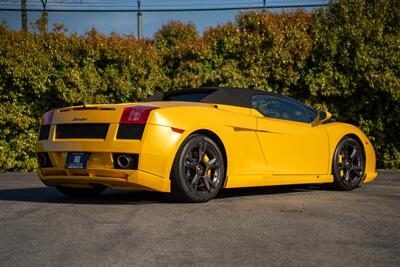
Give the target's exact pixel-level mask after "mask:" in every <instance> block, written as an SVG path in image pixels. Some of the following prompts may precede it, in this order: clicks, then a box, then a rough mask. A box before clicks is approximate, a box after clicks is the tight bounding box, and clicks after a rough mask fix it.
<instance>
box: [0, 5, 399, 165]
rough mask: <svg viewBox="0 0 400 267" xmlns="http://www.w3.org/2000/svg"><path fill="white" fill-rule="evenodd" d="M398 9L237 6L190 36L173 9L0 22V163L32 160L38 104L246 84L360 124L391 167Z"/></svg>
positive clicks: (130, 98) (395, 146)
mask: <svg viewBox="0 0 400 267" xmlns="http://www.w3.org/2000/svg"><path fill="white" fill-rule="evenodd" d="M399 17H400V2H399V1H395V0H391V1H390V0H379V1H366V0H365V1H362V0H356V1H354V0H352V1H350V0H345V1H339V3H335V4H331V5H330V6H329V7H328V8H325V9H319V10H316V11H314V12H313V13H306V12H304V11H301V10H299V11H294V12H288V13H281V14H276V13H272V12H260V11H250V12H242V13H239V14H238V15H237V17H236V21H235V22H230V23H226V24H222V25H218V26H216V27H212V28H209V29H207V30H206V31H205V32H204V33H203V35H202V36H200V35H199V34H198V32H197V31H196V29H195V27H194V25H193V24H186V23H181V22H176V21H173V22H169V23H167V24H165V25H163V26H162V27H161V28H160V30H159V31H158V32H157V33H156V34H155V35H154V39H149V40H142V41H138V40H136V39H135V38H133V37H132V36H123V35H118V34H112V35H110V36H105V35H102V34H99V33H98V32H96V30H94V29H93V30H91V31H89V32H87V33H86V34H85V35H83V36H78V35H76V34H69V35H66V34H65V33H64V28H63V27H62V26H60V25H56V27H55V28H54V30H53V31H52V32H48V33H46V32H43V33H25V32H14V31H11V30H10V29H9V28H8V27H7V26H4V25H3V26H0V72H1V76H0V126H1V127H0V170H3V171H11V170H32V169H33V168H35V166H36V159H35V153H34V150H35V142H36V134H37V130H38V119H39V116H40V115H41V114H42V113H43V112H45V111H47V110H50V109H54V108H60V107H65V106H70V105H76V104H82V103H118V102H134V101H138V100H140V99H141V98H144V97H146V96H148V95H151V94H154V93H156V92H160V91H166V90H172V89H178V88H182V87H193V86H195V87H198V86H235V87H251V88H258V89H262V90H267V91H273V92H278V93H282V94H286V95H291V96H293V97H295V98H297V99H299V100H301V101H304V102H306V103H308V104H311V105H314V106H315V107H316V108H327V109H328V110H330V111H331V112H332V113H334V114H335V117H336V118H337V119H338V120H339V121H345V122H350V123H353V124H355V125H357V126H359V127H360V128H361V129H362V130H363V131H364V132H365V133H366V134H367V135H368V137H369V138H370V139H371V141H372V142H373V144H374V146H375V148H376V151H377V156H378V166H379V167H380V168H400V138H399V132H400V117H399V110H400V67H399V66H400V21H399ZM39 28H40V27H39Z"/></svg>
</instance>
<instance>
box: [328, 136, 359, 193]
mask: <svg viewBox="0 0 400 267" xmlns="http://www.w3.org/2000/svg"><path fill="white" fill-rule="evenodd" d="M332 173H333V177H334V185H335V187H336V188H338V189H341V190H352V189H354V188H356V187H357V186H358V184H359V183H360V182H361V179H362V178H363V176H364V173H365V155H364V149H363V147H362V146H361V144H360V143H359V142H358V141H357V140H355V139H354V138H352V137H350V136H346V137H344V138H343V139H342V140H341V141H340V142H339V144H338V145H337V147H336V150H335V154H334V159H333V164H332Z"/></svg>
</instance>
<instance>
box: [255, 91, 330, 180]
mask: <svg viewBox="0 0 400 267" xmlns="http://www.w3.org/2000/svg"><path fill="white" fill-rule="evenodd" d="M252 105H253V108H255V109H256V110H257V111H258V112H260V113H261V114H263V117H259V118H257V136H258V138H259V141H260V144H261V147H262V149H263V153H264V156H265V159H266V162H267V165H268V168H269V169H270V170H271V171H272V173H273V174H282V175H285V174H287V175H291V174H327V172H328V164H329V163H328V162H329V160H328V157H329V150H328V149H329V146H328V135H327V132H326V130H325V129H324V127H320V126H315V127H312V126H311V120H312V118H311V116H310V113H309V112H308V111H307V107H306V106H304V105H302V104H300V103H297V101H294V100H291V99H289V98H286V97H279V96H273V95H255V96H253V97H252ZM310 110H311V109H310Z"/></svg>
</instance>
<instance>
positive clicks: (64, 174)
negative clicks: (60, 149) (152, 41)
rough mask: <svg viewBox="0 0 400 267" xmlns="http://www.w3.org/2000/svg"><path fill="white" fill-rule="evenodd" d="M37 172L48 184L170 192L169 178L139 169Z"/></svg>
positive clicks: (46, 169)
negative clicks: (95, 185)
mask: <svg viewBox="0 0 400 267" xmlns="http://www.w3.org/2000/svg"><path fill="white" fill-rule="evenodd" d="M37 174H38V176H39V177H40V179H41V180H42V182H43V183H44V184H45V185H47V186H70V187H90V186H91V185H94V184H97V185H99V184H100V185H104V186H107V187H111V188H114V189H144V190H154V191H160V192H170V180H169V179H165V178H163V177H160V176H157V175H154V174H150V173H147V172H143V171H139V170H129V171H125V170H112V169H63V168H44V169H41V170H38V171H37Z"/></svg>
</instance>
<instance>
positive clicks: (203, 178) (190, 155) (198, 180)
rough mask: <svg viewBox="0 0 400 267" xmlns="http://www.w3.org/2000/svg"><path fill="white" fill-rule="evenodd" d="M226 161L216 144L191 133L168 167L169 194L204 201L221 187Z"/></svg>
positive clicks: (187, 200)
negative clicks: (169, 170) (169, 168)
mask: <svg viewBox="0 0 400 267" xmlns="http://www.w3.org/2000/svg"><path fill="white" fill-rule="evenodd" d="M224 177H225V162H224V158H223V156H222V153H221V150H220V148H219V147H218V145H217V144H216V143H215V142H214V141H213V140H212V139H211V138H209V137H207V136H204V135H200V134H194V135H191V136H189V137H188V138H187V139H186V140H185V141H184V142H183V144H182V145H181V147H180V148H179V150H178V152H177V154H176V156H175V160H174V164H173V166H172V170H171V195H172V197H173V198H174V199H175V200H178V201H183V202H207V201H209V200H211V199H212V198H214V197H215V196H216V195H217V194H218V192H219V190H220V189H221V187H222V184H223V182H224Z"/></svg>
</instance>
